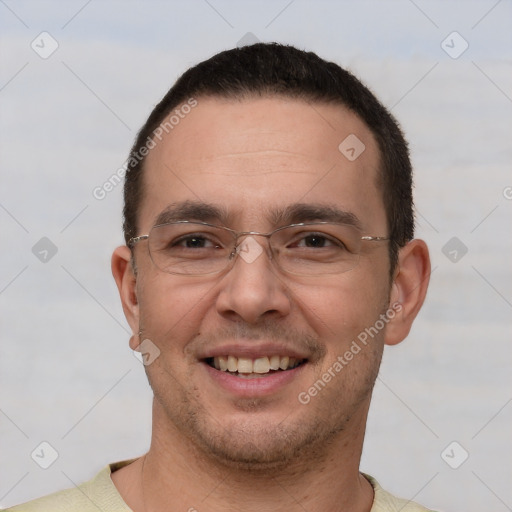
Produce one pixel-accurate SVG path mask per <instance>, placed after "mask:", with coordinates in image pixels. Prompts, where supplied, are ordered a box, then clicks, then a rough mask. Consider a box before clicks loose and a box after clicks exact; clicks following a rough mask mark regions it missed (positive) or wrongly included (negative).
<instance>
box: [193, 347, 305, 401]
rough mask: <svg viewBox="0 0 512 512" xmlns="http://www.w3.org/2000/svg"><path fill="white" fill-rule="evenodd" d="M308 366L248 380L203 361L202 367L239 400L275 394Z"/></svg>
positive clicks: (216, 382)
mask: <svg viewBox="0 0 512 512" xmlns="http://www.w3.org/2000/svg"><path fill="white" fill-rule="evenodd" d="M267 354H268V352H267ZM307 364H308V363H307V362H305V363H303V364H301V365H299V366H297V367H296V368H293V369H292V370H285V371H277V372H275V373H269V374H268V375H264V376H259V377H254V378H250V379H247V378H241V377H237V376H235V375H232V374H231V373H229V372H223V371H220V370H216V369H215V368H212V367H211V366H210V365H209V364H208V363H206V362H205V361H201V366H202V367H203V368H204V369H205V371H206V372H207V374H208V377H209V378H210V379H212V380H213V381H214V382H215V384H217V385H218V386H220V387H221V388H222V389H224V390H225V391H227V392H228V393H230V394H232V395H235V396H236V397H238V398H258V397H265V396H269V395H272V394H275V393H277V392H278V391H279V390H281V389H282V388H283V387H284V386H286V385H287V384H289V383H290V382H291V381H292V380H293V379H295V378H297V377H298V376H299V375H300V373H301V372H302V371H303V369H304V367H305V366H306V365H307Z"/></svg>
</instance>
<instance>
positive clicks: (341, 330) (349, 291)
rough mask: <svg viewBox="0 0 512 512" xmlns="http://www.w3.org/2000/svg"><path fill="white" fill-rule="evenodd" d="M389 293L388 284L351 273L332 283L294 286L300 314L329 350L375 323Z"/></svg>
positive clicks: (339, 346)
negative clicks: (377, 282)
mask: <svg viewBox="0 0 512 512" xmlns="http://www.w3.org/2000/svg"><path fill="white" fill-rule="evenodd" d="M386 293H387V291H386V287H385V286H380V287H379V286H377V285H375V286H373V285H372V286H370V285H369V284H368V283H365V281H364V280H362V278H361V276H359V275H353V276H352V275H349V274H348V273H347V274H345V275H344V276H338V277H337V278H336V279H332V280H331V282H330V283H322V284H318V285H317V286H308V287H307V288H306V287H305V288H302V289H301V290H299V289H295V290H294V294H295V296H296V297H298V298H299V300H297V301H296V304H297V306H298V307H299V308H300V310H301V311H300V314H301V315H302V316H304V317H305V318H306V319H307V323H308V324H309V325H310V326H311V327H312V328H313V329H314V331H315V332H316V334H317V335H318V336H319V337H320V339H321V340H324V341H325V343H326V345H327V346H326V348H327V350H328V351H336V352H338V351H339V350H340V349H341V348H343V347H344V346H345V345H347V344H350V343H351V341H352V340H353V339H355V338H357V336H358V335H359V333H361V332H362V331H364V329H365V328H367V327H369V326H371V325H373V324H374V323H375V321H376V320H377V319H378V318H379V315H380V314H381V313H382V311H383V310H384V309H385V307H386V303H387V302H386V298H387V295H386Z"/></svg>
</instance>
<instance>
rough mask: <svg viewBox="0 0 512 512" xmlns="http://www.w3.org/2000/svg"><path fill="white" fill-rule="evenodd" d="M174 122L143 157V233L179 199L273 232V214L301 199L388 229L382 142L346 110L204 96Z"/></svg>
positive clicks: (275, 100) (273, 100)
mask: <svg viewBox="0 0 512 512" xmlns="http://www.w3.org/2000/svg"><path fill="white" fill-rule="evenodd" d="M186 110H188V109H186ZM176 121H177V119H174V123H173V124H172V125H171V124H169V125H168V130H167V133H166V131H165V130H164V132H163V134H162V135H163V136H162V137H161V140H159V139H158V138H155V139H154V141H155V143H156V145H155V147H154V148H153V149H152V150H151V151H150V153H149V154H148V156H147V157H146V158H147V159H146V164H145V170H144V177H143V184H144V193H143V200H142V204H141V209H140V214H139V221H140V222H139V224H140V227H141V229H148V228H150V227H151V226H152V225H153V224H154V223H155V220H156V219H157V218H158V216H159V215H160V214H161V212H162V211H164V210H166V209H168V208H169V205H175V204H180V203H183V202H194V203H199V204H201V203H203V204H209V205H214V206H216V207H217V208H218V209H219V210H222V211H223V212H225V218H224V219H223V221H225V222H230V223H231V224H233V227H237V228H238V227H241V226H240V225H236V226H235V225H234V224H236V223H250V224H251V226H250V229H268V228H271V227H273V226H272V225H271V224H272V222H274V221H273V220H272V218H273V217H274V220H275V217H276V216H275V212H276V211H283V210H286V209H287V208H288V209H289V208H290V207H293V205H296V204H301V205H304V204H306V205H307V204H311V205H314V206H328V207H332V208H336V209H340V210H343V211H347V212H349V213H352V214H354V215H355V216H356V217H357V219H358V220H359V221H360V223H361V225H362V227H363V229H364V227H365V225H369V226H370V225H375V223H377V224H378V225H379V226H380V227H381V228H384V226H385V223H384V224H383V223H382V220H383V217H384V213H383V205H382V198H381V193H380V191H379V190H378V189H377V173H378V172H379V171H378V167H379V152H378V149H377V145H376V142H375V139H374V137H373V135H372V133H371V131H370V130H369V129H368V127H367V126H366V125H365V124H364V123H363V122H362V121H361V120H360V119H359V117H358V116H356V115H355V114H354V113H352V112H350V111H349V110H347V109H346V108H344V107H342V106H339V105H333V104H324V103H307V102H305V101H301V100H294V99H285V98H277V97H269V98H255V99H244V100H226V99H219V98H198V99H197V106H195V107H194V108H193V109H191V110H190V111H189V112H188V113H187V114H186V115H184V114H182V116H180V118H179V121H178V122H176ZM171 126H172V128H170V127H171ZM255 224H258V225H257V226H256V225H255ZM264 224H265V225H264ZM376 227H378V226H376ZM243 229H245V227H244V228H243Z"/></svg>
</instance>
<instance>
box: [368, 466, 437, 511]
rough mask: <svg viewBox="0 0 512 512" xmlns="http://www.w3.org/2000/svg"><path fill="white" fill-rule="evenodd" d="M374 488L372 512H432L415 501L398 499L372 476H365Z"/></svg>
mask: <svg viewBox="0 0 512 512" xmlns="http://www.w3.org/2000/svg"><path fill="white" fill-rule="evenodd" d="M364 476H365V478H366V479H367V480H368V481H369V482H370V484H371V485H372V487H373V492H374V494H375V497H374V500H373V505H372V508H371V510H370V512H399V511H400V512H432V511H430V510H429V509H427V508H425V507H423V506H421V505H419V504H418V503H415V502H414V501H410V500H405V499H403V498H397V497H396V496H393V495H392V494H390V493H389V492H387V491H385V490H384V489H383V488H382V487H381V486H380V485H379V483H378V482H377V480H375V478H373V477H371V476H370V475H366V474H365V475H364Z"/></svg>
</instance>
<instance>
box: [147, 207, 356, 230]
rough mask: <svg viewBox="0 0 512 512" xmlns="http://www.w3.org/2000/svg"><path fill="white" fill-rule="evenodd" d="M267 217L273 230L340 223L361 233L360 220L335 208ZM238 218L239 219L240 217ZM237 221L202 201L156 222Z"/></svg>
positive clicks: (282, 210)
mask: <svg viewBox="0 0 512 512" xmlns="http://www.w3.org/2000/svg"><path fill="white" fill-rule="evenodd" d="M266 214H267V217H268V219H269V220H270V222H271V223H272V225H273V226H276V227H281V226H286V225H288V224H299V223H301V222H336V223H339V224H346V225H349V226H354V227H356V228H359V229H361V222H360V220H359V219H358V217H357V216H356V215H355V214H354V213H352V212H350V211H346V210H341V209H340V208H338V207H337V206H335V205H328V204H327V205H326V204H311V203H295V204H291V205H288V206H286V207H284V208H278V209H275V208H268V209H267V212H266ZM237 216H238V215H237ZM233 218H234V215H233V214H229V213H228V211H227V210H226V209H225V208H222V207H219V206H217V205H213V204H211V203H203V202H199V201H183V202H180V203H171V204H170V205H168V206H167V207H166V208H165V210H163V211H162V212H161V213H160V214H159V215H158V216H157V217H156V219H155V223H154V225H158V224H166V223H169V222H177V221H182V220H191V221H199V222H208V223H218V224H221V225H223V226H228V225H229V223H230V220H231V219H233Z"/></svg>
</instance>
